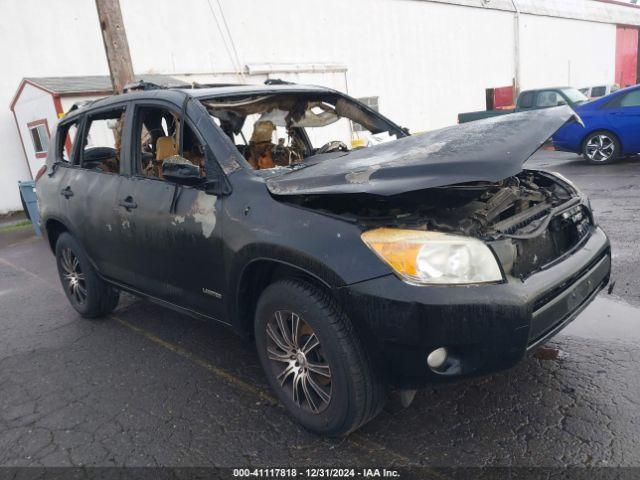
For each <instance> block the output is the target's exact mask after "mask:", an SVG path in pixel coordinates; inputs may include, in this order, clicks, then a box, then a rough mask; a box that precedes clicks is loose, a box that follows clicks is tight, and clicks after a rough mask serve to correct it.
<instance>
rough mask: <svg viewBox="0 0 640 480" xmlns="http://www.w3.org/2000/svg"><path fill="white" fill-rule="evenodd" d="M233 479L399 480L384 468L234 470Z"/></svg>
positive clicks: (394, 474)
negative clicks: (336, 479)
mask: <svg viewBox="0 0 640 480" xmlns="http://www.w3.org/2000/svg"><path fill="white" fill-rule="evenodd" d="M233 476H234V477H235V478H243V477H245V478H298V477H300V478H399V477H400V473H399V472H398V471H397V470H392V469H386V468H304V469H297V468H234V469H233Z"/></svg>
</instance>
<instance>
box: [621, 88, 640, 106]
mask: <svg viewBox="0 0 640 480" xmlns="http://www.w3.org/2000/svg"><path fill="white" fill-rule="evenodd" d="M620 106H621V107H622V108H624V107H640V90H634V91H633V92H629V93H627V94H626V95H625V96H624V97H622V99H621V100H620Z"/></svg>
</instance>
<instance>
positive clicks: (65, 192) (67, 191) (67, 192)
mask: <svg viewBox="0 0 640 480" xmlns="http://www.w3.org/2000/svg"><path fill="white" fill-rule="evenodd" d="M60 195H62V196H63V197H64V198H69V197H73V191H72V190H71V187H69V186H67V188H63V189H62V190H61V191H60Z"/></svg>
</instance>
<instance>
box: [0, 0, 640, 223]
mask: <svg viewBox="0 0 640 480" xmlns="http://www.w3.org/2000/svg"><path fill="white" fill-rule="evenodd" d="M460 1H461V3H465V2H466V3H468V4H477V5H484V6H483V7H482V8H475V7H468V6H460V5H453V4H452V3H453V2H452V1H446V2H444V0H441V1H424V0H349V1H344V0H305V1H300V0H268V1H267V0H261V1H258V0H220V4H221V5H222V6H223V9H224V14H225V17H226V21H227V23H228V26H229V30H230V32H231V37H232V38H233V40H234V45H231V44H230V43H229V35H228V33H227V32H226V31H225V30H224V23H223V22H222V21H221V20H222V17H221V12H220V11H219V9H218V6H217V5H218V2H217V1H216V0H211V1H210V2H209V1H208V0H185V1H180V2H177V1H175V0H120V3H121V6H122V11H123V16H124V23H125V27H126V29H127V35H128V38H129V45H130V49H131V55H132V59H133V64H134V69H135V71H136V73H137V74H144V73H167V74H181V73H184V72H194V73H199V74H203V75H205V77H203V78H206V74H208V73H210V72H212V71H227V72H228V71H233V70H234V67H235V66H237V65H242V66H244V65H246V64H250V63H267V62H272V63H283V62H290V63H297V64H300V63H311V62H316V63H323V62H336V63H340V64H344V65H345V66H346V67H347V69H348V74H347V75H348V78H347V82H348V83H347V85H348V92H349V93H350V94H351V95H353V96H356V97H363V96H379V99H380V100H379V105H380V110H381V111H382V113H384V114H387V115H388V116H390V117H391V118H392V119H394V120H395V121H397V122H398V123H399V124H401V125H403V126H407V127H409V128H410V129H411V130H413V131H421V130H429V129H434V128H438V127H442V126H445V125H449V124H452V123H455V120H456V114H457V113H458V112H461V111H470V110H479V109H483V108H484V106H485V89H486V88H489V87H497V86H506V85H510V84H511V82H512V78H513V74H514V54H513V52H514V38H515V32H514V13H513V12H512V11H509V8H510V7H509V4H510V3H511V2H510V1H508V2H507V1H506V0H501V1H499V2H498V1H494V2H492V3H486V2H481V1H480V0H468V1H467V0H465V2H462V0H460ZM570 1H571V2H572V5H573V7H572V8H571V9H570V10H571V12H577V13H579V14H580V15H582V16H583V17H584V18H586V17H585V15H587V13H588V16H590V17H589V18H591V17H594V18H603V19H606V18H608V17H607V15H605V14H604V13H602V14H601V15H600V14H599V15H595V13H597V12H595V10H594V12H595V13H594V12H591V10H593V8H595V7H593V6H594V5H595V6H596V7H597V8H596V9H597V10H598V11H602V12H605V10H606V11H609V10H611V11H613V10H616V12H618V11H619V12H622V13H625V12H626V11H627V10H628V11H629V13H630V14H631V12H632V11H633V15H636V14H637V12H635V10H634V9H631V8H627V9H626V10H624V7H619V6H615V5H608V4H604V3H599V2H587V1H586V0H570ZM518 2H519V3H520V4H521V5H522V7H523V10H524V11H526V12H527V14H523V15H522V20H521V25H522V28H521V58H522V63H521V80H522V86H523V87H525V88H526V87H537V86H542V85H551V84H558V83H560V84H566V83H568V61H569V60H571V64H572V67H571V69H572V73H571V83H572V84H574V85H575V86H583V85H588V84H590V83H602V82H611V81H613V75H614V55H615V37H614V32H615V26H614V25H613V24H606V23H596V22H589V21H582V20H575V19H574V20H569V19H555V18H551V17H545V16H534V15H531V13H535V11H536V9H540V8H543V7H544V6H545V5H547V6H548V9H547V10H549V9H551V10H549V12H554V11H556V10H558V9H561V8H560V7H561V6H562V5H564V3H563V2H562V1H560V0H535V1H534V0H518ZM494 4H495V6H496V9H492V8H491V6H492V5H494ZM500 5H502V7H500ZM2 6H3V10H2V14H3V21H2V27H1V28H0V59H1V60H2V65H3V73H2V75H1V76H0V105H4V106H5V107H4V108H0V139H2V141H3V146H4V149H3V159H2V160H1V161H2V162H3V164H2V173H3V174H2V175H0V192H2V193H0V213H3V212H6V211H7V210H12V209H18V208H20V203H19V197H18V194H17V188H16V181H17V180H18V179H24V178H28V176H29V174H28V170H27V167H26V162H25V161H24V154H23V152H22V147H21V145H20V142H19V139H18V135H17V131H16V127H15V124H14V122H13V118H12V115H11V112H10V111H9V109H8V106H9V102H10V100H11V98H12V96H13V94H14V93H15V91H16V89H17V87H18V85H19V82H20V80H21V78H22V77H28V76H57V75H95V74H104V75H106V74H108V68H107V63H106V58H105V55H104V50H103V45H102V38H101V35H100V29H99V26H98V18H97V14H96V11H95V3H94V2H93V1H90V0H65V1H64V2H51V1H47V0H4V1H3V2H2ZM210 6H211V7H210ZM583 6H584V8H583ZM586 6H590V7H589V8H587V7H586ZM534 7H535V8H534ZM574 7H575V8H574ZM211 8H213V12H214V14H215V17H214V15H213V14H212V12H211ZM589 9H590V10H589ZM620 9H623V10H624V11H623V10H620ZM543 10H544V9H543ZM547 10H544V11H545V12H546V11H547ZM565 10H566V9H565ZM587 10H588V11H587ZM585 12H586V13H585ZM589 12H591V13H589ZM619 12H618V14H619ZM547 13H548V12H547ZM636 16H637V15H636ZM216 18H217V19H218V20H219V24H220V27H221V30H222V31H221V30H219V29H218V27H217V25H216V21H215V19H216ZM611 18H613V17H611ZM629 18H631V17H629ZM634 18H635V17H634ZM634 21H635V20H634ZM233 47H235V51H237V54H238V55H237V57H236V55H235V54H234V48H233ZM281 76H284V75H281ZM227 77H228V76H227ZM231 77H235V75H233V74H232V75H231ZM307 77H309V78H311V80H312V81H316V80H318V81H319V82H320V83H324V82H329V83H334V82H335V81H337V80H336V79H335V78H331V77H330V76H327V75H318V76H316V77H313V76H307ZM237 78H239V77H237ZM239 79H240V78H239ZM240 80H242V79H240ZM233 81H237V80H233Z"/></svg>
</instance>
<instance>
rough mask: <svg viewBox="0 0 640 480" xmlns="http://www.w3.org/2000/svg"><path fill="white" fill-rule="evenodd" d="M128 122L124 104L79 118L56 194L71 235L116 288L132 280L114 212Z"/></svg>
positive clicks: (118, 219) (119, 224) (118, 222)
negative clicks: (76, 135)
mask: <svg viewBox="0 0 640 480" xmlns="http://www.w3.org/2000/svg"><path fill="white" fill-rule="evenodd" d="M127 119H128V116H127V105H126V104H121V105H116V106H110V107H108V108H104V109H100V110H95V111H91V112H88V113H87V114H86V115H85V116H84V119H83V121H82V124H81V127H80V133H79V138H78V139H77V142H76V143H77V145H76V147H75V149H74V154H75V156H74V159H73V163H72V164H71V165H70V166H69V167H68V168H67V172H66V174H65V176H64V179H63V181H62V183H61V186H62V189H61V192H60V193H61V195H62V202H63V204H64V210H65V212H66V217H67V219H68V222H69V227H70V228H71V230H72V233H73V235H74V236H75V237H76V238H77V239H78V240H79V241H80V243H81V244H82V246H83V248H84V249H85V250H86V252H87V254H88V255H89V258H90V259H91V260H92V261H93V263H94V264H95V266H96V267H97V269H98V271H99V272H100V274H101V275H103V276H105V277H108V278H111V279H115V280H118V281H120V282H126V281H127V279H128V278H130V276H131V271H130V269H129V265H128V264H127V262H126V258H125V255H124V254H123V251H122V247H123V242H122V237H121V229H122V225H121V221H122V220H121V218H119V216H118V212H117V210H116V208H115V206H116V200H117V196H118V191H119V189H120V183H121V181H122V177H121V175H120V173H121V166H122V164H123V162H126V161H127V155H128V148H127V145H126V144H123V140H124V139H125V137H123V136H122V131H123V129H125V128H126V125H125V124H126V122H127Z"/></svg>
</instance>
